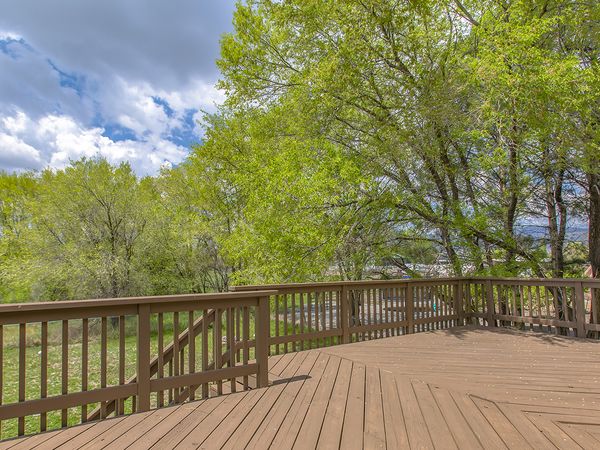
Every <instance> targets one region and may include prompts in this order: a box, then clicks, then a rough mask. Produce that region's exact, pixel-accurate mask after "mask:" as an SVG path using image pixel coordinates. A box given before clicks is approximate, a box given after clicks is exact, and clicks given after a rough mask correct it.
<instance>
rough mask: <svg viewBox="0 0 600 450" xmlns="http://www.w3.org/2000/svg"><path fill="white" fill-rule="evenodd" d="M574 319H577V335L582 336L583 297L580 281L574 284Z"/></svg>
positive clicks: (583, 320)
mask: <svg viewBox="0 0 600 450" xmlns="http://www.w3.org/2000/svg"><path fill="white" fill-rule="evenodd" d="M574 312H575V320H576V321H577V337H580V338H584V337H585V335H586V333H585V299H584V295H583V283H582V282H581V281H580V282H578V283H577V284H576V285H575V308H574Z"/></svg>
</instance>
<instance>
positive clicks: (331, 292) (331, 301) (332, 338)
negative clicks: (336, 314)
mask: <svg viewBox="0 0 600 450" xmlns="http://www.w3.org/2000/svg"><path fill="white" fill-rule="evenodd" d="M333 302H334V299H333V291H329V329H330V330H333V329H334V328H335V327H334V325H333ZM334 339H335V338H334V337H333V336H332V337H331V338H330V339H329V345H334V344H335V343H334Z"/></svg>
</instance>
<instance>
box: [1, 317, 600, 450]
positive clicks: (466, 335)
mask: <svg viewBox="0 0 600 450" xmlns="http://www.w3.org/2000/svg"><path fill="white" fill-rule="evenodd" d="M270 373H271V375H270V377H271V381H272V384H271V385H270V386H269V387H267V388H263V389H254V390H251V391H246V392H240V393H234V394H229V395H223V396H220V397H215V398H210V399H207V400H203V401H197V402H191V403H186V404H183V405H178V406H174V407H168V408H163V409H158V410H154V411H150V412H148V413H140V414H133V415H130V416H125V417H119V418H115V419H108V420H104V421H100V422H94V423H88V424H84V425H80V426H76V427H72V428H67V429H63V430H59V431H54V432H48V433H43V434H38V435H34V436H31V437H26V438H22V439H17V440H12V441H7V442H4V443H2V444H1V445H0V448H12V449H17V448H28V449H29V448H44V449H46V448H57V447H60V448H94V449H95V448H104V447H106V448H111V449H115V448H126V447H131V448H150V447H152V448H160V449H165V448H235V449H237V448H268V447H271V448H277V449H288V448H293V447H296V448H315V447H318V448H342V449H351V448H357V449H358V448H460V449H464V448H486V449H488V448H518V449H524V448H555V447H558V448H581V447H583V448H600V342H597V341H591V340H583V339H575V338H567V337H560V336H554V335H544V334H534V333H524V332H519V331H514V330H508V329H483V328H471V327H461V328H453V329H451V330H439V331H433V332H426V333H418V334H413V335H408V336H400V337H392V338H386V339H379V340H373V341H367V342H360V343H354V344H349V345H340V346H335V347H329V348H323V349H319V350H309V351H303V352H298V353H288V354H285V355H278V356H273V357H271V358H270Z"/></svg>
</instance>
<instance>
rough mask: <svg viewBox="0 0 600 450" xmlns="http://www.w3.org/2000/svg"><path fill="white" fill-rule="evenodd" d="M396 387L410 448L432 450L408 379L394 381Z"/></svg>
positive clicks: (425, 426) (423, 420)
mask: <svg viewBox="0 0 600 450" xmlns="http://www.w3.org/2000/svg"><path fill="white" fill-rule="evenodd" d="M396 387H397V389H398V398H399V399H400V404H401V405H402V412H403V414H404V421H405V424H406V431H407V433H408V441H409V443H410V446H411V448H419V449H432V448H434V447H433V442H432V440H431V437H430V435H429V430H428V428H427V423H426V422H425V419H424V418H423V414H422V413H421V408H420V406H419V402H418V399H417V396H416V394H415V392H414V390H413V386H412V384H411V382H410V379H408V378H404V377H403V378H399V379H396Z"/></svg>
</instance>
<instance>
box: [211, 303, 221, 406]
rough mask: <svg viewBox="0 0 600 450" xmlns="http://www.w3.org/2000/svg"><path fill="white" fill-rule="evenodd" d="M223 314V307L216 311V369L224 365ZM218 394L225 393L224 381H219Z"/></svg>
mask: <svg viewBox="0 0 600 450" xmlns="http://www.w3.org/2000/svg"><path fill="white" fill-rule="evenodd" d="M222 323H223V315H222V311H221V309H217V310H216V311H215V325H214V328H213V332H214V336H213V342H214V348H215V350H214V361H215V369H221V368H222V367H223V341H222V337H221V334H222V333H221V332H222V329H221V327H222ZM217 394H219V395H221V394H223V381H222V380H218V381H217Z"/></svg>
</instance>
